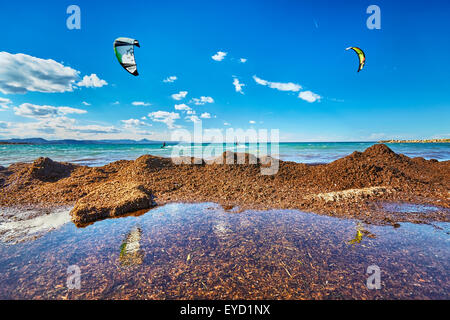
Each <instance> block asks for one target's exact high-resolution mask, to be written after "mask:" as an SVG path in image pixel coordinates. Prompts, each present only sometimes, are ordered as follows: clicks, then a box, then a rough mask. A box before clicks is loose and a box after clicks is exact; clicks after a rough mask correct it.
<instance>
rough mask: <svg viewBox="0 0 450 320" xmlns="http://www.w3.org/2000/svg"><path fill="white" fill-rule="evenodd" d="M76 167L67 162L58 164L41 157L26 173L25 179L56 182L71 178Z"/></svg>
mask: <svg viewBox="0 0 450 320" xmlns="http://www.w3.org/2000/svg"><path fill="white" fill-rule="evenodd" d="M74 168H75V165H73V164H71V163H67V162H56V161H53V160H52V159H50V158H44V157H41V158H39V159H37V160H35V161H34V162H33V163H32V165H31V166H30V167H29V168H28V170H27V171H26V172H24V177H28V178H35V179H38V180H41V181H48V182H55V181H58V180H60V179H63V178H66V177H68V176H70V174H71V173H72V171H73V169H74Z"/></svg>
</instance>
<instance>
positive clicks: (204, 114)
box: [200, 112, 211, 119]
mask: <svg viewBox="0 0 450 320" xmlns="http://www.w3.org/2000/svg"><path fill="white" fill-rule="evenodd" d="M200 118H203V119H211V114H210V113H209V112H204V113H202V114H201V116H200Z"/></svg>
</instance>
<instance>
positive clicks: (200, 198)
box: [0, 144, 450, 231]
mask: <svg viewBox="0 0 450 320" xmlns="http://www.w3.org/2000/svg"><path fill="white" fill-rule="evenodd" d="M231 158H232V159H234V158H235V155H234V154H233V155H232V157H231ZM236 158H237V157H236ZM42 159H44V158H42ZM42 159H41V160H39V159H38V160H39V161H37V163H41V164H44V165H43V166H41V165H39V166H36V163H34V164H29V163H15V164H11V165H10V166H9V167H8V169H7V170H6V171H0V181H3V183H2V185H1V186H0V206H4V207H13V206H20V205H46V206H61V205H71V206H72V205H74V204H76V208H74V211H73V213H72V215H73V216H77V214H76V211H80V210H81V209H82V210H81V211H80V214H79V215H80V216H86V217H87V216H89V219H87V221H89V222H95V220H96V219H103V218H109V217H116V216H120V215H123V214H127V213H132V212H133V211H131V210H134V211H137V210H141V209H142V210H146V209H149V207H150V205H148V201H144V202H143V203H141V202H139V201H138V202H135V200H133V197H135V196H136V195H138V194H142V197H143V198H148V199H150V198H151V196H153V195H154V196H155V197H157V199H158V203H159V204H165V203H174V202H194V201H195V202H215V203H219V204H226V205H229V206H231V205H234V206H237V207H238V208H239V210H244V209H247V208H252V209H256V208H257V209H270V208H280V209H300V210H305V211H312V212H316V213H320V214H328V215H333V216H335V217H353V218H359V219H363V220H364V221H365V222H371V223H381V224H386V223H389V224H391V223H397V222H407V221H408V222H414V223H427V222H430V221H448V219H449V215H448V212H445V211H444V210H439V211H436V212H434V211H433V212H426V213H418V214H414V215H411V214H408V215H406V214H401V213H396V212H387V211H386V210H385V209H384V208H383V207H382V206H379V205H377V204H376V201H396V202H398V201H402V202H409V203H417V204H421V203H427V204H431V205H439V206H440V207H442V208H449V207H450V204H449V200H448V190H449V187H450V182H449V179H448V178H447V177H448V176H449V172H450V162H448V161H440V162H438V161H431V160H425V159H422V158H409V157H407V156H405V155H401V154H396V153H395V152H393V151H392V150H391V149H389V148H388V147H387V146H385V145H382V144H375V145H373V146H371V147H369V148H368V149H367V150H365V151H364V152H354V153H352V154H351V155H348V156H346V157H344V158H341V159H339V160H336V161H333V162H331V163H328V164H322V165H307V164H302V163H294V162H289V161H281V160H280V162H279V170H278V172H277V173H276V174H274V175H271V176H265V175H262V174H261V170H260V168H261V165H259V164H256V165H255V164H241V165H220V164H205V165H195V166H194V165H175V164H174V163H173V162H172V159H171V158H163V157H157V156H150V155H143V156H141V157H139V158H138V159H136V160H134V161H126V160H121V161H116V162H112V163H110V164H108V165H105V166H102V167H87V166H81V165H74V166H73V167H67V166H65V165H62V168H66V169H69V170H71V172H66V173H64V171H62V172H63V174H62V175H59V174H56V175H54V173H55V171H53V170H49V171H48V174H49V176H46V174H47V173H45V172H46V170H43V169H36V168H38V167H40V168H48V167H52V166H53V165H50V166H47V165H45V163H53V161H50V159H49V160H46V161H42ZM249 160H250V159H249ZM55 167H56V166H55ZM66 169H65V170H66ZM40 170H42V171H40ZM30 171H31V172H33V174H32V175H31V174H29V172H30ZM136 188H137V190H136V193H134V191H133V190H135V189H136ZM139 188H141V190H139ZM144 189H145V190H146V191H142V190H144ZM150 190H151V195H148V191H150ZM122 193H123V195H122ZM83 198H84V199H83ZM137 198H138V199H139V197H137ZM89 199H90V200H89ZM122 199H123V201H122ZM438 201H441V202H439V203H438ZM122 202H125V204H123V203H122ZM128 202H130V203H128ZM81 204H83V206H81ZM122 206H125V207H126V208H122ZM104 207H105V208H104ZM116 207H117V210H116V209H115V208H116ZM125 209H126V210H125ZM86 210H87V211H86ZM88 211H91V212H88ZM233 212H236V209H233ZM0 215H1V214H0ZM385 218H389V220H386V219H385ZM76 220H78V218H74V221H76ZM79 220H80V221H81V220H83V219H81V218H79ZM86 223H88V222H86ZM218 231H221V230H220V229H219V230H218Z"/></svg>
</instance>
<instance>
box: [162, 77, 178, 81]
mask: <svg viewBox="0 0 450 320" xmlns="http://www.w3.org/2000/svg"><path fill="white" fill-rule="evenodd" d="M177 79H178V78H177V77H176V76H170V77H168V78H166V79H164V80H163V82H166V83H172V82H175V81H176V80H177Z"/></svg>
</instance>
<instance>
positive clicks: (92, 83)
mask: <svg viewBox="0 0 450 320" xmlns="http://www.w3.org/2000/svg"><path fill="white" fill-rule="evenodd" d="M106 85H108V82H106V81H105V80H102V79H100V78H99V77H98V76H97V75H96V74H95V73H93V74H91V75H90V76H84V77H83V80H82V81H80V82H78V83H77V86H79V87H86V88H101V87H103V86H106Z"/></svg>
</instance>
